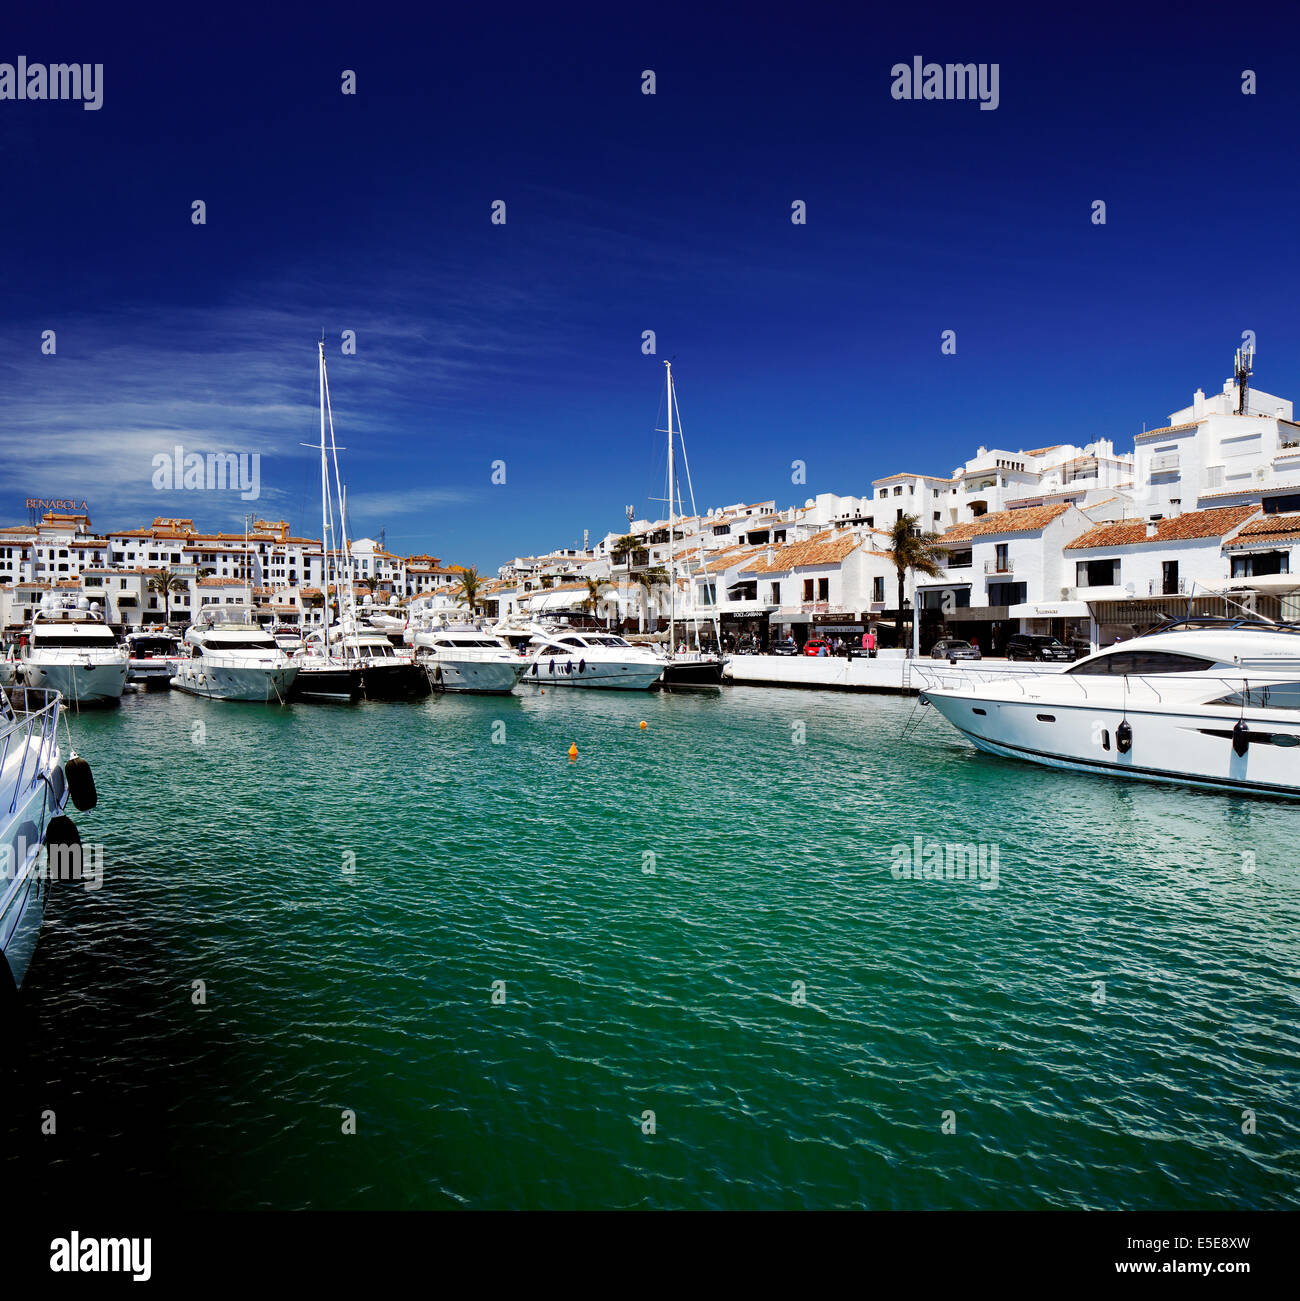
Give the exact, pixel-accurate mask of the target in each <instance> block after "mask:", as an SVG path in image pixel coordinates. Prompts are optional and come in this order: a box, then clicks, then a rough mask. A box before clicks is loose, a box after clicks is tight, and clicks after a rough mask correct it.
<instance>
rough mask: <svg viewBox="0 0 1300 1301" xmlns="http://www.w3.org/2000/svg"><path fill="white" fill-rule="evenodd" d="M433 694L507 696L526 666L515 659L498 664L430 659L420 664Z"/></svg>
mask: <svg viewBox="0 0 1300 1301" xmlns="http://www.w3.org/2000/svg"><path fill="white" fill-rule="evenodd" d="M422 663H423V664H424V667H425V668H426V669H427V670H428V673H429V681H430V683H431V684H432V686H433V689H434V690H435V691H454V692H462V693H464V694H467V695H479V696H508V695H509V694H510V693H511V692H512V691H513V690H514V689H515V686H516V685H517V684H518V682H519V679H520V676H521V675H522V674H523V671H524V669H525V668H526V667H527V665H525V664H521V663H519V662H518V661H517V660H509V659H505V660H501V661H500V662H492V661H479V660H456V659H440V658H436V657H433V656H430V657H429V658H427V659H424V660H423V661H422Z"/></svg>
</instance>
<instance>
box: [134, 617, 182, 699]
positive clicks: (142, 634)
mask: <svg viewBox="0 0 1300 1301" xmlns="http://www.w3.org/2000/svg"><path fill="white" fill-rule="evenodd" d="M126 649H127V653H128V655H129V656H130V661H129V665H128V669H127V678H126V680H127V681H128V682H138V683H140V684H141V685H142V686H144V687H145V689H146V690H147V689H149V688H151V687H166V686H169V685H170V684H171V680H172V678H174V677H175V676H176V670H177V669H178V668H179V667H180V663H181V659H182V658H183V657H182V655H181V651H180V645H179V643H178V641H177V639H176V638H175V637H173V636H172V635H171V633H169V632H168V631H167V630H166V629H165V628H142V629H140V630H139V631H137V632H129V633H127V635H126Z"/></svg>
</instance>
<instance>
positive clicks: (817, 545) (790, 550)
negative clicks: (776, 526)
mask: <svg viewBox="0 0 1300 1301" xmlns="http://www.w3.org/2000/svg"><path fill="white" fill-rule="evenodd" d="M859 545H860V544H859V541H858V539H857V538H856V537H854V535H853V534H852V533H842V534H840V535H839V536H838V537H837V536H836V535H835V534H834V533H832V532H831V530H830V529H827V530H826V531H825V532H823V533H818V534H816V535H815V536H813V537H811V538H809V539H808V540H807V541H806V542H793V543H791V544H790V545H789V546H785V547H781V548H780V549H779V550H776V551H775V552H774V553H773V555H772V559H771V560H770V561H769V560H767V559H765V558H762V557H765V556H766V548H764V549H763V551H762V553H761V557H760V558H756V559H755V561H754V563H753V564H746V565H745V566H744V567H743V568H742V570H741V572H742V573H745V574H781V573H785V572H786V571H787V570H790V569H802V568H805V567H806V566H808V565H838V564H840V563H841V562H842V561H843V560H844V558H845V557H846V556H847V555H849V554H850V552H852V551H854V550H856V549H857V547H858V546H859Z"/></svg>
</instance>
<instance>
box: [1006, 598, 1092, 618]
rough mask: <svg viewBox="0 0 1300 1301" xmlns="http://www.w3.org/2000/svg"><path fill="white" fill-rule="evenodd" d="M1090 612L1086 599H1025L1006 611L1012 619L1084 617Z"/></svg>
mask: <svg viewBox="0 0 1300 1301" xmlns="http://www.w3.org/2000/svg"><path fill="white" fill-rule="evenodd" d="M1091 613H1092V610H1091V609H1090V608H1089V606H1088V602H1087V601H1026V602H1025V603H1024V604H1023V605H1013V606H1011V608H1010V609H1009V610H1008V611H1007V614H1008V615H1009V616H1010V617H1011V618H1012V619H1086V618H1087V617H1088V616H1089V615H1090V614H1091Z"/></svg>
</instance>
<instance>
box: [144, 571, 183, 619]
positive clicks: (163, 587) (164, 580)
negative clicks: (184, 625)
mask: <svg viewBox="0 0 1300 1301" xmlns="http://www.w3.org/2000/svg"><path fill="white" fill-rule="evenodd" d="M148 589H149V591H151V592H157V593H158V594H159V595H160V596H161V597H162V599H163V623H171V621H172V606H171V594H172V593H173V592H188V591H189V590H190V584H189V579H187V578H182V577H181V576H180V575H179V574H176V573H173V572H172V571H171V570H170V569H160V570H159V571H158V572H157V573H156V574H154V575H153V577H151V578H150V579H149V583H148Z"/></svg>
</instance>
